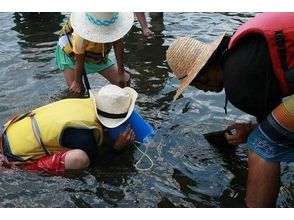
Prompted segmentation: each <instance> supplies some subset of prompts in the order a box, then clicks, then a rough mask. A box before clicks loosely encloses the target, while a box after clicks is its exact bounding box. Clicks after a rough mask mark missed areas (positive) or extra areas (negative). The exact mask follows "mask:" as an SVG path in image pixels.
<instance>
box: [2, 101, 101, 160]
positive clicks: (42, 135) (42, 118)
mask: <svg viewBox="0 0 294 220" xmlns="http://www.w3.org/2000/svg"><path fill="white" fill-rule="evenodd" d="M5 126H6V128H5V136H6V140H7V142H8V144H7V145H8V147H9V150H10V153H11V155H10V156H11V157H12V158H15V159H17V160H21V161H27V160H36V159H39V158H41V157H42V156H44V155H46V152H47V154H48V153H49V154H52V153H56V152H60V151H61V150H63V149H68V148H66V146H61V143H60V142H61V139H62V134H63V131H64V130H65V129H66V128H69V127H71V128H72V127H74V128H83V129H91V130H93V131H94V132H93V133H94V136H95V139H96V143H97V145H101V143H102V140H103V131H102V126H101V124H100V122H99V121H98V120H97V118H96V105H95V101H94V99H93V98H92V97H91V98H72V99H64V100H61V101H57V102H54V103H51V104H49V105H45V106H43V107H40V108H37V109H35V110H33V111H31V112H30V113H28V114H26V115H23V116H21V118H20V120H16V121H15V122H13V123H11V121H9V122H7V123H6V125H5ZM42 145H43V146H42Z"/></svg>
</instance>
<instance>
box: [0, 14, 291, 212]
mask: <svg viewBox="0 0 294 220" xmlns="http://www.w3.org/2000/svg"><path fill="white" fill-rule="evenodd" d="M253 15H254V13H164V18H163V20H162V19H158V20H150V19H149V18H148V22H149V23H150V25H151V29H152V30H153V31H154V32H155V37H154V38H153V39H146V38H145V37H143V36H142V34H141V32H140V28H139V25H138V22H136V23H135V25H134V26H133V28H132V30H131V31H130V33H129V34H128V35H127V36H126V37H125V65H126V69H127V70H128V71H129V72H130V73H131V75H132V87H133V88H135V89H136V90H137V91H138V93H139V98H138V101H137V105H136V108H137V111H138V112H140V113H141V115H142V116H144V117H145V119H146V120H147V121H148V122H149V123H150V124H152V125H153V126H154V128H155V129H156V133H155V136H154V138H153V139H152V140H151V141H150V142H148V144H146V146H141V148H143V147H148V154H149V155H150V156H151V158H152V159H153V161H154V167H153V168H152V169H151V170H150V171H147V172H138V171H136V170H135V169H134V163H135V162H136V161H137V160H138V159H139V158H140V156H141V155H140V153H139V152H138V151H137V150H135V149H128V150H127V151H126V152H125V154H124V155H123V156H122V158H120V159H119V160H118V161H115V163H113V164H111V165H109V166H95V167H93V168H89V169H87V170H84V171H81V172H77V173H69V174H67V175H66V176H64V177H59V176H49V175H41V174H37V173H29V172H26V171H23V170H1V175H0V207H244V196H245V188H246V176H247V157H246V148H245V147H244V146H240V147H238V148H236V149H235V150H230V149H219V148H214V147H213V146H211V145H210V144H209V143H207V141H206V140H205V139H204V137H203V135H202V134H203V133H205V132H209V131H215V130H221V129H223V128H225V127H226V126H227V125H229V124H230V123H232V122H233V121H235V120H239V121H249V120H252V118H251V117H250V116H249V115H246V114H244V113H242V112H240V111H238V110H237V109H235V108H234V107H233V106H232V105H228V115H225V114H224V110H223V106H224V93H223V92H222V93H218V94H215V93H209V92H208V93H204V92H202V91H199V90H196V89H194V88H188V89H187V90H186V92H185V93H184V96H183V97H182V98H180V99H179V100H177V101H176V102H172V98H173V95H174V94H175V91H176V88H177V86H178V82H177V81H176V80H175V79H174V78H173V77H172V74H171V71H170V69H169V67H168V65H167V63H166V59H165V52H166V49H167V48H168V46H169V45H170V43H171V42H172V41H173V40H174V39H175V38H177V37H180V36H187V35H189V36H191V37H196V38H198V39H200V40H203V41H205V42H211V41H213V40H214V39H215V37H216V36H218V35H220V34H221V33H222V32H224V31H226V32H227V33H229V34H232V33H233V32H234V31H235V30H236V29H237V27H238V26H239V25H240V24H242V23H244V22H245V21H246V20H248V19H249V18H250V17H252V16H253ZM68 16H69V14H68V13H64V14H61V13H42V14H31V13H0V20H1V26H0V39H1V43H0V53H1V55H0V70H1V71H0V91H1V93H0V123H1V124H3V123H4V122H6V121H7V120H9V118H10V117H11V116H13V115H14V114H17V113H23V112H26V111H28V110H31V109H34V108H36V107H39V106H41V105H44V104H47V103H50V102H53V101H56V100H60V99H62V98H64V97H66V96H67V90H66V84H65V81H64V79H63V74H62V73H61V72H60V71H59V70H58V69H57V67H56V66H55V64H54V60H53V58H54V49H55V45H56V42H57V40H58V30H59V29H60V27H61V26H62V25H63V24H64V23H65V22H66V20H67V18H68ZM48 21H50V22H48ZM112 56H113V54H112ZM89 79H90V83H91V86H92V88H94V89H99V88H100V87H101V86H103V85H105V83H106V81H105V80H104V79H103V78H101V77H100V76H98V75H97V74H94V75H91V76H89ZM148 165H149V164H148V161H147V160H144V161H143V163H142V164H141V166H142V167H148ZM293 174H294V168H293V165H291V164H288V165H283V167H282V187H281V192H280V195H279V199H278V206H279V207H293V206H294V194H293Z"/></svg>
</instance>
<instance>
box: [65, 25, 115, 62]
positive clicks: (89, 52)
mask: <svg viewBox="0 0 294 220" xmlns="http://www.w3.org/2000/svg"><path fill="white" fill-rule="evenodd" d="M73 31H74V30H73V28H72V26H71V22H70V20H68V21H67V23H66V24H65V25H64V26H63V28H62V29H61V30H60V32H59V33H60V35H61V36H63V35H66V36H67V40H68V43H67V44H66V45H65V46H64V47H63V48H62V49H63V51H64V52H65V53H66V54H67V55H69V56H70V57H73V58H74V55H75V54H74V52H73V47H72V43H71V42H72V33H73ZM85 41H87V40H85ZM111 48H112V43H95V42H92V41H87V44H86V48H85V61H86V62H90V63H95V64H99V63H105V62H106V61H107V58H108V54H109V52H110V50H111Z"/></svg>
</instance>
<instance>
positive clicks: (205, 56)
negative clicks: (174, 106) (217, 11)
mask: <svg viewBox="0 0 294 220" xmlns="http://www.w3.org/2000/svg"><path fill="white" fill-rule="evenodd" d="M224 36H225V33H223V34H222V35H221V36H219V37H218V38H217V39H216V40H215V41H214V42H213V43H211V44H208V46H207V48H205V49H204V50H203V53H202V56H201V58H200V59H199V60H201V63H200V64H197V65H196V64H195V65H194V67H193V68H192V69H191V71H190V72H189V73H188V74H187V76H186V77H185V78H183V79H181V80H180V86H179V88H178V89H177V92H176V94H175V96H174V101H175V100H176V99H178V98H179V96H180V95H181V94H182V93H183V92H184V91H185V89H186V88H187V87H188V86H189V85H190V83H191V82H192V81H193V80H194V78H195V77H196V76H197V75H198V73H199V72H200V70H201V69H202V68H203V67H204V66H205V64H206V63H207V62H208V60H209V59H210V57H211V56H212V54H213V53H214V51H215V50H216V49H217V48H218V46H219V45H220V43H221V41H222V39H223V38H224Z"/></svg>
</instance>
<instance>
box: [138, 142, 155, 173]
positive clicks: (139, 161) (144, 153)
mask: <svg viewBox="0 0 294 220" xmlns="http://www.w3.org/2000/svg"><path fill="white" fill-rule="evenodd" d="M135 143H137V144H142V143H141V142H139V141H135ZM134 146H135V147H136V148H137V150H138V151H140V152H141V153H142V156H141V157H140V159H139V160H138V161H137V162H136V163H135V169H136V170H138V171H141V172H145V171H149V170H151V168H152V167H153V165H154V163H153V160H152V159H151V158H150V157H149V155H148V154H147V151H148V147H147V146H146V150H145V152H143V151H142V150H141V149H140V148H139V147H138V146H137V145H136V144H134ZM144 156H145V157H147V159H148V160H149V161H150V164H151V165H150V166H149V167H148V168H140V167H139V166H138V165H139V164H140V163H141V161H142V159H143V158H144Z"/></svg>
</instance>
